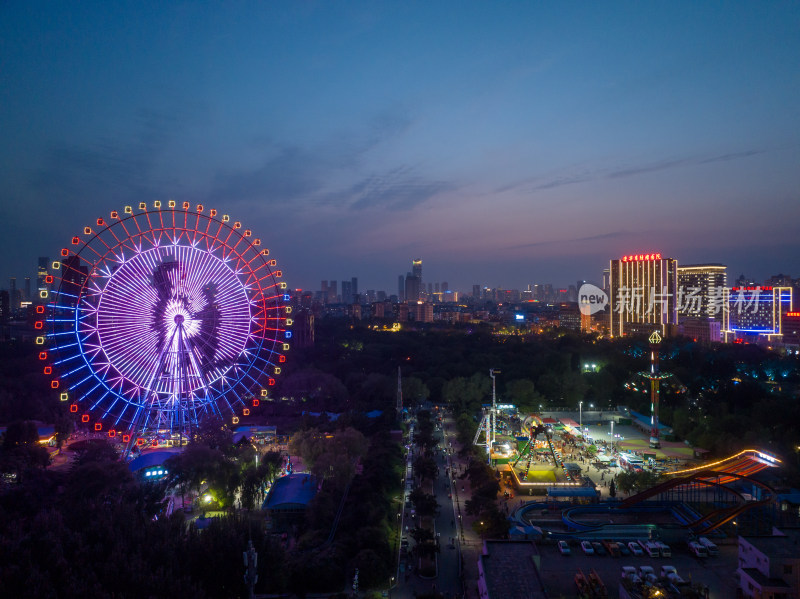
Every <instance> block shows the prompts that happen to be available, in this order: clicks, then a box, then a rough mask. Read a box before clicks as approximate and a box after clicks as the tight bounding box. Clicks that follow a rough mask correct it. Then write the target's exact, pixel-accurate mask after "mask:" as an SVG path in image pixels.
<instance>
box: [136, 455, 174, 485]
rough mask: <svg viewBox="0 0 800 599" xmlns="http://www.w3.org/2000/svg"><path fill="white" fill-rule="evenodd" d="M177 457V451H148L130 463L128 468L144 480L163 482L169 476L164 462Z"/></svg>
mask: <svg viewBox="0 0 800 599" xmlns="http://www.w3.org/2000/svg"><path fill="white" fill-rule="evenodd" d="M175 455H177V452H175V451H148V452H147V453H143V454H141V455H139V456H138V457H136V458H134V459H132V460H131V461H130V462H128V468H129V469H130V471H131V472H133V473H134V474H136V475H137V476H140V477H141V478H142V479H144V480H162V479H163V478H164V477H165V476H167V474H169V472H167V469H166V468H165V467H164V462H166V461H167V460H168V459H169V458H171V457H173V456H175Z"/></svg>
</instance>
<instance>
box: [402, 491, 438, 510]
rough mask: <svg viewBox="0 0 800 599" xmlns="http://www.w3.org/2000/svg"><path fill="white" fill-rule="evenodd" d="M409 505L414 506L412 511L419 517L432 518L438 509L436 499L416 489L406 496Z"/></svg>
mask: <svg viewBox="0 0 800 599" xmlns="http://www.w3.org/2000/svg"><path fill="white" fill-rule="evenodd" d="M408 498H409V500H410V501H411V503H413V504H414V509H415V510H417V513H418V514H419V515H420V516H421V517H424V516H433V515H434V514H436V511H437V510H438V509H439V504H438V503H437V501H436V497H435V496H434V495H431V494H430V493H426V492H425V491H423V490H422V489H420V488H416V489H414V490H413V491H411V493H410V494H409V496H408Z"/></svg>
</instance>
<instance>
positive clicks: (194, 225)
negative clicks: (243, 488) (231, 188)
mask: <svg viewBox="0 0 800 599" xmlns="http://www.w3.org/2000/svg"><path fill="white" fill-rule="evenodd" d="M276 266H277V263H276V261H275V260H274V259H272V258H271V257H270V256H269V250H268V249H266V248H263V247H262V246H261V241H260V240H259V239H257V238H255V237H253V235H252V232H251V231H250V230H249V229H244V228H243V227H242V224H241V223H240V222H232V221H231V220H230V217H229V216H228V215H220V214H218V213H217V211H216V210H214V209H206V208H204V207H203V206H202V205H196V206H190V204H189V203H188V202H184V203H181V204H178V203H176V202H174V201H169V202H165V203H164V204H163V205H162V203H161V202H155V203H154V204H153V206H148V205H146V204H144V203H141V204H139V205H138V210H135V209H134V208H133V207H131V206H126V207H125V209H124V210H123V211H122V212H118V211H113V212H111V214H110V217H109V218H108V219H104V218H98V219H97V221H96V227H85V228H84V230H83V234H82V235H78V236H75V237H73V238H72V242H71V245H70V247H67V248H64V249H62V250H61V259H60V260H59V261H57V262H53V264H52V268H51V270H50V274H48V276H47V282H48V283H50V284H51V288H52V290H53V291H51V292H50V297H49V298H47V300H48V302H47V312H46V320H44V321H39V322H38V323H37V325H36V326H37V328H44V325H45V324H46V325H47V331H46V332H47V336H46V338H45V337H39V338H37V342H38V343H40V344H42V345H45V342H47V346H46V350H45V351H41V352H40V354H39V358H40V359H42V360H47V363H48V366H46V367H45V369H44V371H45V374H51V375H54V376H53V378H52V380H51V387H52V388H53V389H58V390H59V392H60V396H61V400H62V401H67V402H70V404H69V405H70V408H69V409H70V411H71V412H73V413H76V415H78V416H79V417H80V419H81V421H82V422H84V423H88V424H89V426H90V427H92V428H93V430H94V431H104V432H106V433H107V434H108V435H109V436H111V437H114V436H116V435H118V434H119V435H121V436H122V437H123V441H126V442H131V443H132V442H133V441H134V440H137V442H138V444H140V445H141V444H143V443H146V442H151V441H152V442H153V443H154V444H155V443H156V441H155V438H156V437H159V436H160V437H161V438H164V437H167V436H175V435H180V436H189V437H190V436H191V434H192V431H193V430H194V428H195V427H196V426H197V425H198V423H199V422H200V421H201V420H202V419H203V418H204V417H206V416H210V415H213V416H216V417H220V418H223V419H226V420H227V419H230V420H229V421H230V422H232V423H234V424H235V423H237V422H238V418H239V416H240V415H247V414H249V410H250V408H251V407H252V406H256V405H258V403H259V401H260V400H261V399H263V398H265V397H267V396H268V387H269V386H270V385H274V384H275V378H274V377H275V375H278V374H280V371H281V364H282V363H283V362H284V361H285V355H286V352H287V351H288V350H289V343H290V341H289V339H290V338H291V335H292V334H291V331H289V330H288V326H289V325H291V324H292V321H291V318H290V317H289V316H288V315H289V314H290V313H291V307H290V306H289V305H287V302H288V300H289V295H287V293H286V283H284V282H283V281H281V278H282V272H281V271H280V270H277V269H276ZM44 293H45V294H47V293H48V292H46V291H45V292H44ZM40 311H41V312H45V310H44V307H43V306H40Z"/></svg>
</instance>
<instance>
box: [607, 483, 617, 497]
mask: <svg viewBox="0 0 800 599" xmlns="http://www.w3.org/2000/svg"><path fill="white" fill-rule="evenodd" d="M608 495H609V497H616V496H617V483H616V482H615V481H614V479H612V480H611V483H609V485H608Z"/></svg>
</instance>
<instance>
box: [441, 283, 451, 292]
mask: <svg viewBox="0 0 800 599" xmlns="http://www.w3.org/2000/svg"><path fill="white" fill-rule="evenodd" d="M449 290H450V286H449V285H448V284H447V281H442V293H447V292H448V291H449Z"/></svg>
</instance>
